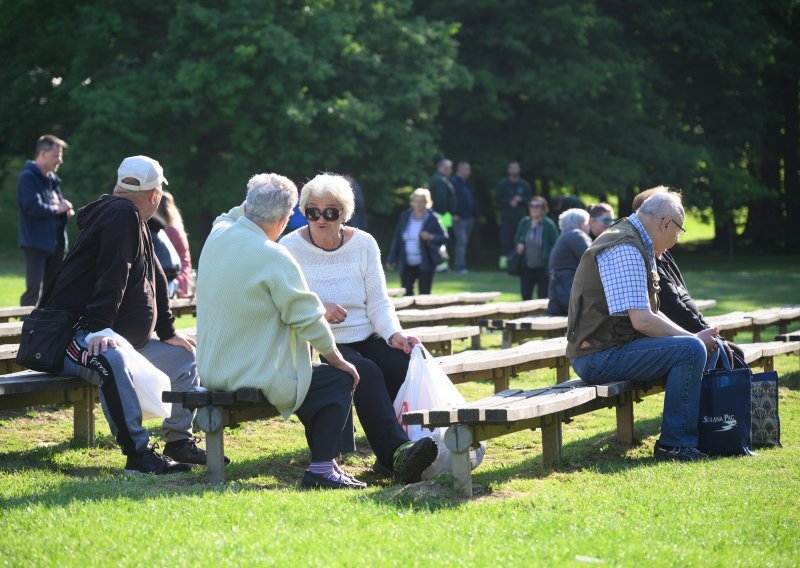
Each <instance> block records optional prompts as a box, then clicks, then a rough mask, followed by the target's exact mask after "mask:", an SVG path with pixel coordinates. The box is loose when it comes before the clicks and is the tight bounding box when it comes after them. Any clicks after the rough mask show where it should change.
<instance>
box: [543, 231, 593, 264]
mask: <svg viewBox="0 0 800 568" xmlns="http://www.w3.org/2000/svg"><path fill="white" fill-rule="evenodd" d="M590 244H592V241H591V239H590V238H589V235H587V234H586V233H584V232H583V231H581V230H580V229H572V230H569V231H566V232H564V233H561V235H560V236H559V237H558V240H556V244H555V245H554V246H553V250H552V251H551V252H550V272H551V273H555V272H557V271H561V270H568V271H571V272H575V270H577V268H578V263H579V262H580V261H581V256H582V255H583V253H584V251H585V250H586V249H587V248H589V245H590Z"/></svg>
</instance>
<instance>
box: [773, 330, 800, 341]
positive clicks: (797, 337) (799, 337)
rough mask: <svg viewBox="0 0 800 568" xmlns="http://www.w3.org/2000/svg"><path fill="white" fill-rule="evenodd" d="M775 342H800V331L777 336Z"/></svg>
mask: <svg viewBox="0 0 800 568" xmlns="http://www.w3.org/2000/svg"><path fill="white" fill-rule="evenodd" d="M775 341H800V330H797V331H792V332H791V333H782V334H780V335H776V336H775Z"/></svg>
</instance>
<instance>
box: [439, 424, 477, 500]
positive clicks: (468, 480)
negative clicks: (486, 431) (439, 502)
mask: <svg viewBox="0 0 800 568" xmlns="http://www.w3.org/2000/svg"><path fill="white" fill-rule="evenodd" d="M444 445H445V446H447V449H448V450H450V452H452V454H453V462H452V463H453V465H452V467H453V477H454V478H455V488H456V491H458V492H459V493H461V495H463V496H464V497H472V464H471V463H470V459H469V449H470V447H471V446H472V432H471V431H470V429H469V428H468V427H466V426H464V425H463V424H453V425H452V426H450V427H449V428H448V429H447V431H446V432H445V434H444Z"/></svg>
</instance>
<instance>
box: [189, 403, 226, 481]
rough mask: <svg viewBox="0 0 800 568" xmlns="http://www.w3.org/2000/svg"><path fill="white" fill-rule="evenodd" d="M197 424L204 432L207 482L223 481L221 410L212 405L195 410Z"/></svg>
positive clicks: (223, 455)
mask: <svg viewBox="0 0 800 568" xmlns="http://www.w3.org/2000/svg"><path fill="white" fill-rule="evenodd" d="M195 420H196V421H197V425H198V426H199V427H200V429H201V430H202V431H203V432H205V434H206V479H207V480H208V482H209V483H225V441H224V434H225V427H224V426H223V425H222V412H221V411H220V409H219V408H217V407H214V406H204V407H201V408H199V409H198V410H197V415H196V417H195Z"/></svg>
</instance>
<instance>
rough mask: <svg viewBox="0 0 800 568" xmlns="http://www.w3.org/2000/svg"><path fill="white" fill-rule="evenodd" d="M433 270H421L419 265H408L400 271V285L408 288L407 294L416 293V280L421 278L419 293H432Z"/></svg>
mask: <svg viewBox="0 0 800 568" xmlns="http://www.w3.org/2000/svg"><path fill="white" fill-rule="evenodd" d="M433 274H434V272H433V271H430V272H428V271H427V270H421V268H420V267H419V266H408V265H406V266H405V268H403V271H402V272H401V273H400V285H401V286H402V287H403V288H405V289H406V296H413V295H414V282H415V281H416V280H417V279H419V293H420V294H430V293H431V287H432V286H433Z"/></svg>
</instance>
